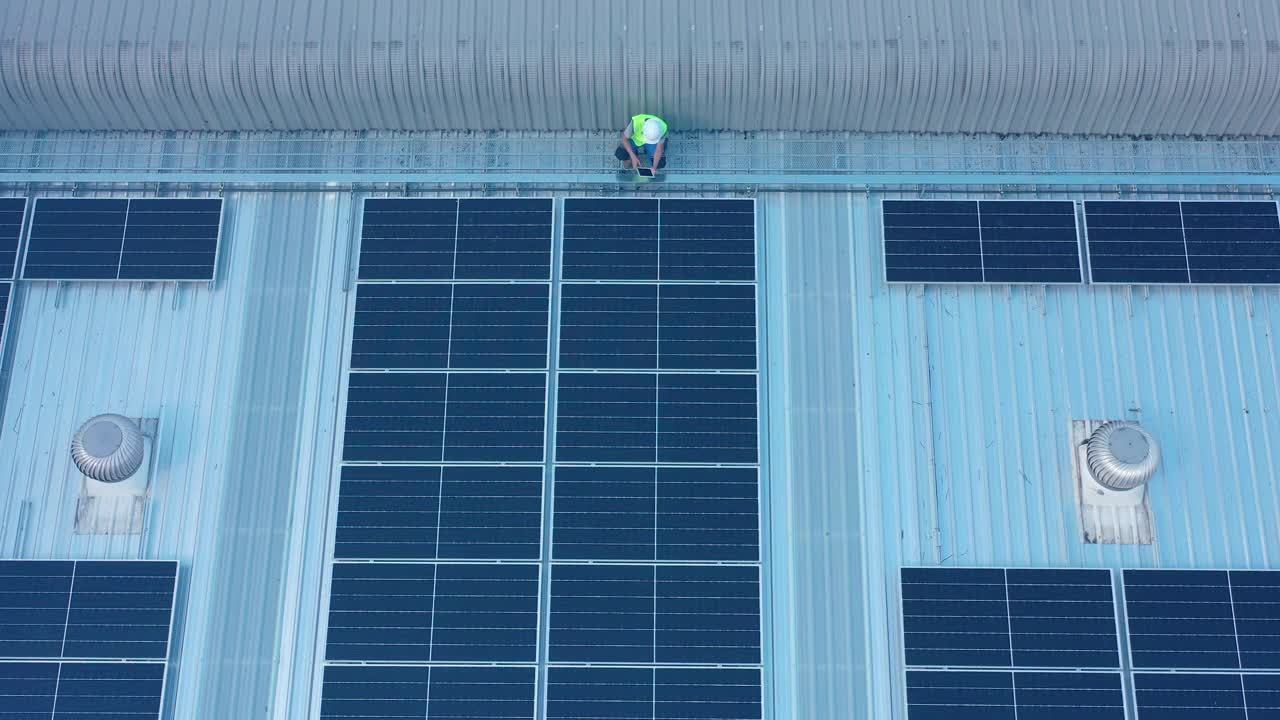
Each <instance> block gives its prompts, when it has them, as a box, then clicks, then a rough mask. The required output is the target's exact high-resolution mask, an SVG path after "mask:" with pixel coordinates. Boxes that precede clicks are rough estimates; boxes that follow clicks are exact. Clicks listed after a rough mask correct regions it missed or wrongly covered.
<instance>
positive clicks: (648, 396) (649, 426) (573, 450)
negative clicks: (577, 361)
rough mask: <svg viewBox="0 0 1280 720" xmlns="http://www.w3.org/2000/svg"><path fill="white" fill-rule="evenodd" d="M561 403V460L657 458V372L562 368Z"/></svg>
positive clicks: (558, 432)
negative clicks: (578, 371) (607, 371)
mask: <svg viewBox="0 0 1280 720" xmlns="http://www.w3.org/2000/svg"><path fill="white" fill-rule="evenodd" d="M558 382H559V390H558V393H557V403H556V460H557V461H559V462H653V461H654V458H655V452H656V443H657V409H658V408H657V404H658V390H657V378H656V377H655V376H653V375H651V374H606V373H601V374H596V373H561V374H560V376H559V380H558Z"/></svg>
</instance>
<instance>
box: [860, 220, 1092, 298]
mask: <svg viewBox="0 0 1280 720" xmlns="http://www.w3.org/2000/svg"><path fill="white" fill-rule="evenodd" d="M881 210H882V217H883V221H884V253H885V278H886V280H888V281H889V282H914V283H982V282H987V283H1035V284H1051V283H1078V282H1080V280H1081V275H1080V244H1079V239H1078V237H1077V233H1076V215H1075V203H1072V202H1069V201H1044V200H1037V201H1020V200H885V201H884V203H883V206H882V208H881Z"/></svg>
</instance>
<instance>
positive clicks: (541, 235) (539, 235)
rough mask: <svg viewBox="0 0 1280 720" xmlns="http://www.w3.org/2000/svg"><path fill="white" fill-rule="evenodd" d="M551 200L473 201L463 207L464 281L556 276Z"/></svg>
mask: <svg viewBox="0 0 1280 720" xmlns="http://www.w3.org/2000/svg"><path fill="white" fill-rule="evenodd" d="M551 217H552V212H551V200H550V198H474V199H473V198H468V199H464V200H461V201H460V207H459V209H458V247H457V258H456V264H455V266H454V274H453V276H454V277H455V278H456V279H458V280H547V279H550V277H551Z"/></svg>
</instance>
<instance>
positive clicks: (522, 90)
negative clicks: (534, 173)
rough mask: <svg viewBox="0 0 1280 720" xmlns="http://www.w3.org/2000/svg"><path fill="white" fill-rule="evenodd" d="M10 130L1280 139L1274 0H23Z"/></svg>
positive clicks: (2, 63) (1, 13) (10, 15)
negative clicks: (662, 124)
mask: <svg viewBox="0 0 1280 720" xmlns="http://www.w3.org/2000/svg"><path fill="white" fill-rule="evenodd" d="M0 48H3V52H0V97H3V98H4V100H5V101H4V102H3V103H0V127H3V128H8V129H14V128H22V129H35V130H47V129H55V128H57V129H100V130H108V129H110V130H119V129H135V130H144V129H145V130H155V129H181V130H304V129H349V130H367V129H415V130H425V129H520V128H536V129H550V130H563V129H605V128H608V129H613V130H615V131H617V130H620V129H621V128H622V127H623V125H625V124H626V120H625V118H627V117H629V116H630V115H631V114H632V113H635V112H652V113H657V114H660V115H663V116H664V117H666V118H667V119H669V120H670V121H672V122H673V124H674V125H675V127H677V128H688V129H733V130H756V129H776V130H869V131H927V132H997V133H1012V132H1026V133H1042V132H1053V133H1072V134H1075V133H1081V134H1083V133H1099V134H1111V133H1120V134H1145V133H1172V134H1183V135H1186V134H1256V135H1276V134H1280V6H1277V4H1276V3H1275V2H1272V1H1271V0H1218V1H1217V2H1213V3H1203V2H1167V1H1166V0H1129V1H1128V2H1114V0H1073V2H1067V3H1047V2H1026V1H1025V0H984V1H983V2H965V3H957V2H954V1H953V0H861V1H859V2H848V1H847V0H795V1H793V2H785V3H784V2H778V1H777V0H698V1H697V2H688V1H687V0H650V1H649V2H644V3H637V2H632V1H631V0H486V2H479V3H477V2H473V1H471V0H443V1H438V2H418V1H416V0H365V1H364V2H358V3H352V2H342V1H341V0H326V1H324V2H318V1H317V0H222V1H219V2H215V1H211V0H185V1H184V2H173V1H172V0H94V1H93V2H87V1H81V0H8V1H7V2H5V3H3V4H0Z"/></svg>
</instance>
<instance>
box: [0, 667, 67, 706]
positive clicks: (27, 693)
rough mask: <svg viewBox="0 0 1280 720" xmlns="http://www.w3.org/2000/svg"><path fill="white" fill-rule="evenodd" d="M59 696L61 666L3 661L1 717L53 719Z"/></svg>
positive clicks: (0, 696)
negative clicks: (54, 707)
mask: <svg viewBox="0 0 1280 720" xmlns="http://www.w3.org/2000/svg"><path fill="white" fill-rule="evenodd" d="M57 694H58V663H56V662H47V663H32V662H0V718H4V720H49V719H50V718H52V717H53V702H54V698H55V697H57Z"/></svg>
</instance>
